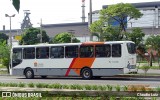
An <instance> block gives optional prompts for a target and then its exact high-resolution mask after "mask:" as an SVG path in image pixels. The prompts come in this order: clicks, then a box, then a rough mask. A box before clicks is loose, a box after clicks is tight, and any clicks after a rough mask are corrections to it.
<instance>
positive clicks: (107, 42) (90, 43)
mask: <svg viewBox="0 0 160 100" xmlns="http://www.w3.org/2000/svg"><path fill="white" fill-rule="evenodd" d="M128 42H130V43H134V42H132V41H106V42H92V41H90V42H82V43H58V44H48V43H40V44H35V45H16V46H13V47H12V48H18V47H45V46H72V45H73V46H74V45H94V44H114V43H128Z"/></svg>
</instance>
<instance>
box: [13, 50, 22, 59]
mask: <svg viewBox="0 0 160 100" xmlns="http://www.w3.org/2000/svg"><path fill="white" fill-rule="evenodd" d="M12 59H13V60H17V59H19V60H21V59H22V49H13V56H12Z"/></svg>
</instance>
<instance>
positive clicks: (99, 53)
mask: <svg viewBox="0 0 160 100" xmlns="http://www.w3.org/2000/svg"><path fill="white" fill-rule="evenodd" d="M95 50H96V52H95V55H96V57H110V54H111V46H110V45H108V44H107V45H96V48H95Z"/></svg>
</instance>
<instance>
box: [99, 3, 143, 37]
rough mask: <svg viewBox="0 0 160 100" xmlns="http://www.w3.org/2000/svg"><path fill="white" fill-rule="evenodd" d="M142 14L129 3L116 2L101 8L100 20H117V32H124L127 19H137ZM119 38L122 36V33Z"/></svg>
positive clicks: (110, 21) (109, 21)
mask: <svg viewBox="0 0 160 100" xmlns="http://www.w3.org/2000/svg"><path fill="white" fill-rule="evenodd" d="M142 15H143V14H142V13H141V12H140V11H139V10H138V9H136V8H135V7H134V6H132V5H131V4H128V3H126V4H124V3H118V4H115V5H110V6H108V8H106V9H103V10H101V11H100V20H103V21H104V22H108V24H110V23H112V22H118V24H119V25H118V26H119V27H120V32H121V33H119V34H122V32H126V27H127V22H128V21H129V20H131V19H138V18H140V17H141V16H142ZM127 18H128V19H127ZM121 38H123V34H122V37H121Z"/></svg>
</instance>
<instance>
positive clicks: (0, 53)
mask: <svg viewBox="0 0 160 100" xmlns="http://www.w3.org/2000/svg"><path fill="white" fill-rule="evenodd" d="M0 59H1V60H2V65H3V66H6V67H7V69H8V72H9V61H10V47H9V46H8V45H7V44H6V41H3V42H0Z"/></svg>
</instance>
